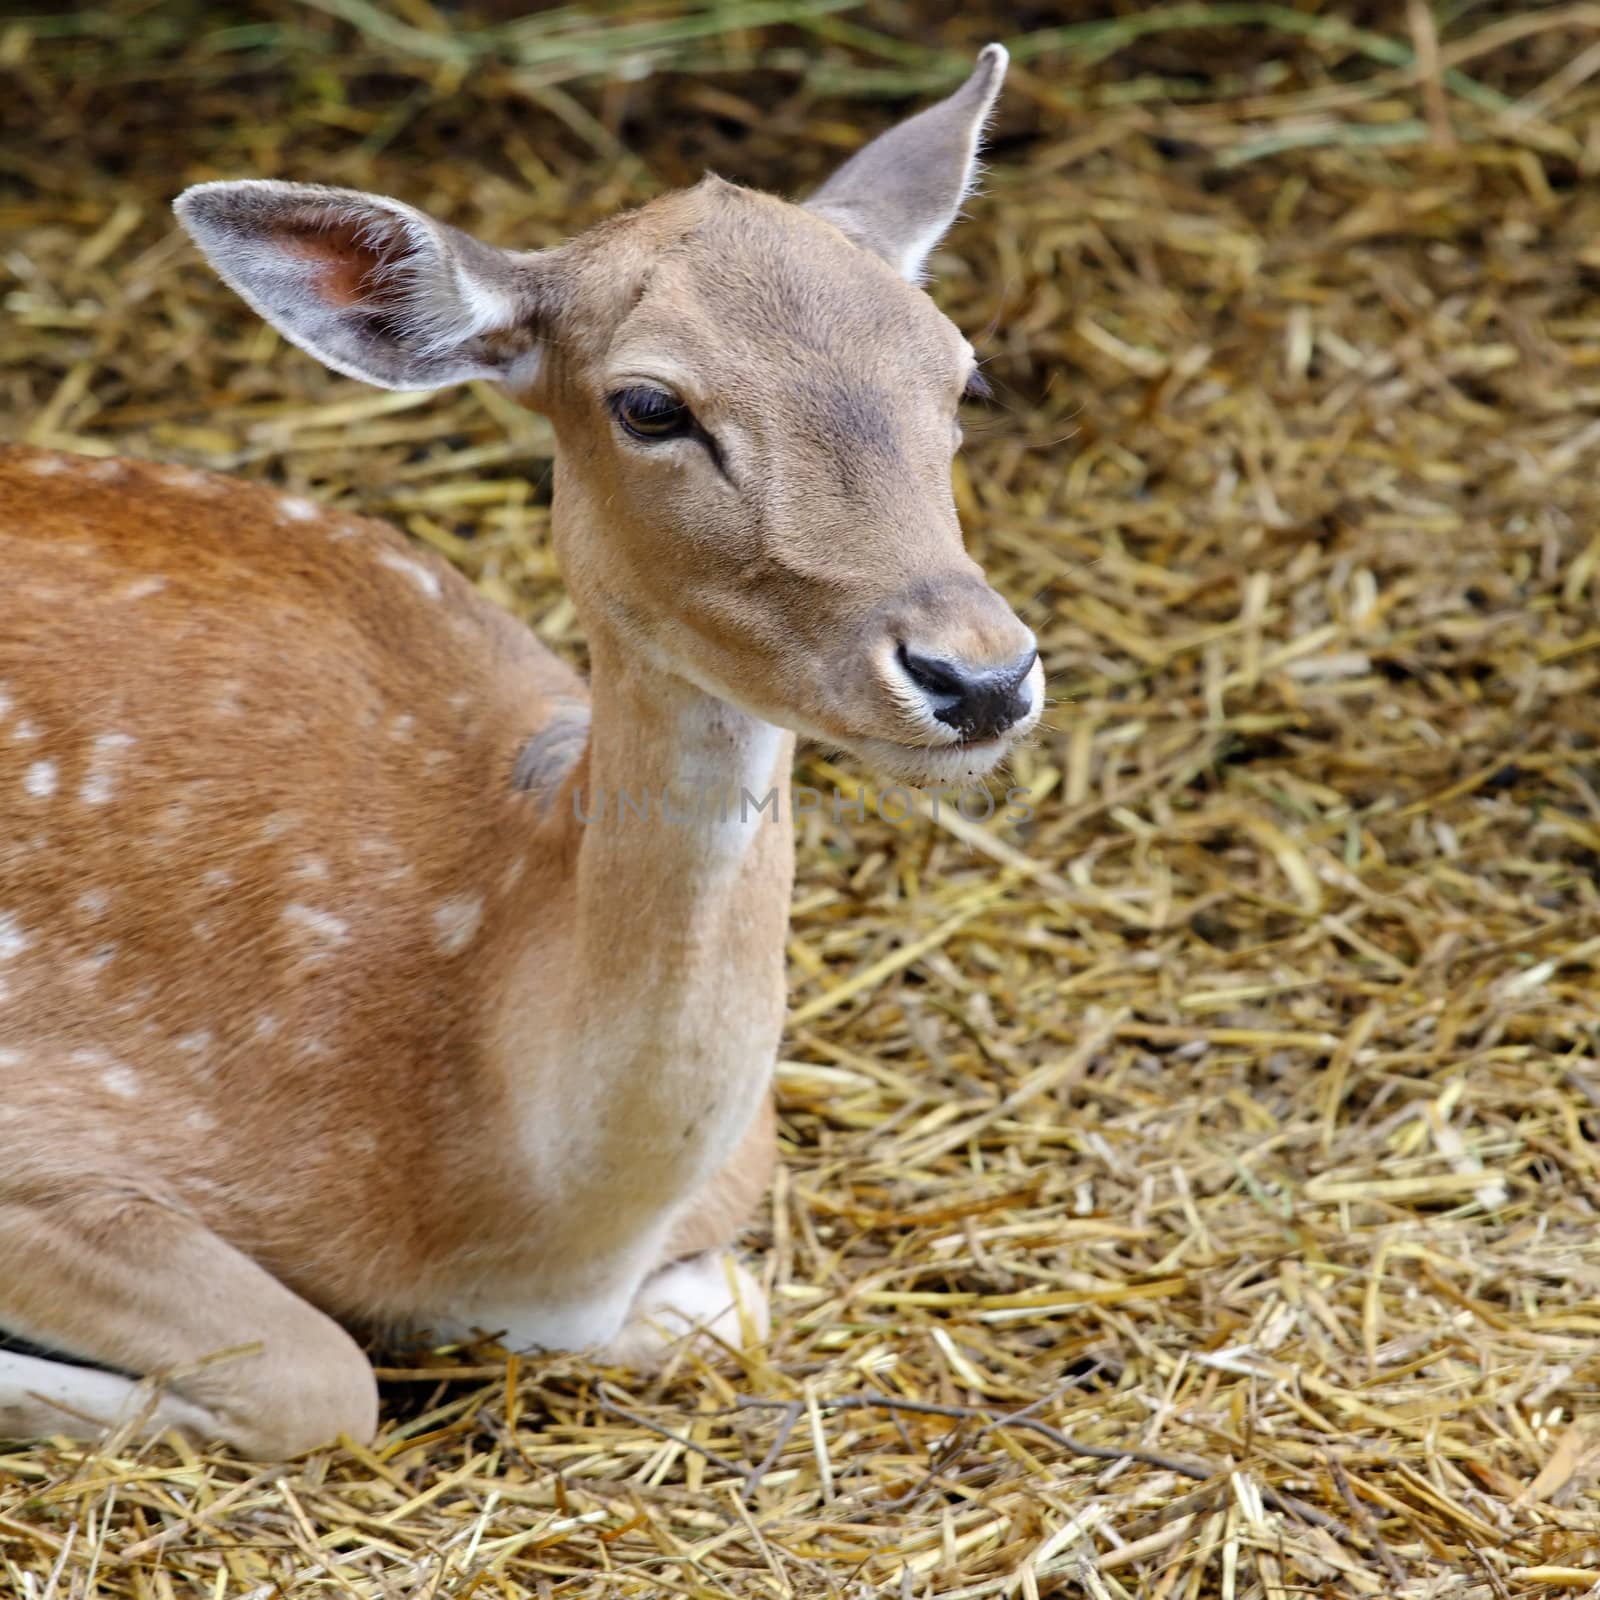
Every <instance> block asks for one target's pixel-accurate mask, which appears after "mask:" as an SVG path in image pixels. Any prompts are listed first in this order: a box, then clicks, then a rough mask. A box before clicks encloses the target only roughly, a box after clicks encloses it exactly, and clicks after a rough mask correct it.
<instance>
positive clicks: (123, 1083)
mask: <svg viewBox="0 0 1600 1600" xmlns="http://www.w3.org/2000/svg"><path fill="white" fill-rule="evenodd" d="M100 1082H101V1083H102V1084H103V1085H104V1086H105V1089H106V1092H107V1093H108V1094H114V1095H115V1096H116V1097H117V1098H118V1099H119V1100H134V1099H137V1098H138V1094H139V1080H138V1079H137V1078H136V1077H135V1076H134V1075H133V1072H132V1070H131V1069H130V1068H128V1067H125V1066H123V1065H122V1064H121V1063H120V1062H119V1063H117V1064H116V1065H115V1066H110V1067H107V1068H106V1070H105V1071H104V1072H102V1073H101V1074H100Z"/></svg>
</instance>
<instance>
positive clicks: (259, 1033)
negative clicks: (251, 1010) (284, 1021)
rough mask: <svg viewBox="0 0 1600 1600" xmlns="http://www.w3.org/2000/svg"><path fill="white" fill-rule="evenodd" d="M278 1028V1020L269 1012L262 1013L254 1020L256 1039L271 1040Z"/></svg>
mask: <svg viewBox="0 0 1600 1600" xmlns="http://www.w3.org/2000/svg"><path fill="white" fill-rule="evenodd" d="M278 1026H279V1024H278V1019H277V1018H276V1017H275V1016H273V1014H272V1013H271V1012H270V1011H263V1012H262V1013H261V1015H260V1016H259V1017H257V1018H256V1029H255V1032H256V1038H258V1039H270V1038H272V1037H273V1036H274V1035H275V1034H276V1033H277V1031H278Z"/></svg>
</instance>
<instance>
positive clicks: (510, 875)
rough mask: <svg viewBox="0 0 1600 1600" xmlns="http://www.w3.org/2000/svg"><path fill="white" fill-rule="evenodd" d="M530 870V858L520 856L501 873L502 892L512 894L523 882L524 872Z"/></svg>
mask: <svg viewBox="0 0 1600 1600" xmlns="http://www.w3.org/2000/svg"><path fill="white" fill-rule="evenodd" d="M527 870H528V858H527V857H526V856H518V857H517V859H516V860H515V861H513V862H512V863H511V865H510V866H509V867H507V868H506V870H505V871H504V872H502V873H501V874H500V892H501V893H502V894H510V892H511V891H512V890H513V889H515V888H516V886H517V885H518V884H519V883H521V882H522V874H523V873H524V872H526V871H527Z"/></svg>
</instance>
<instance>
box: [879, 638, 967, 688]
mask: <svg viewBox="0 0 1600 1600" xmlns="http://www.w3.org/2000/svg"><path fill="white" fill-rule="evenodd" d="M896 654H897V655H898V656H899V660H900V666H901V668H902V669H903V670H904V672H905V675H906V676H907V677H908V678H909V679H910V680H911V681H912V682H913V683H914V684H916V686H917V687H918V688H919V689H924V690H926V691H927V692H928V693H929V694H943V695H956V696H960V695H962V694H964V693H965V692H966V689H967V679H966V677H965V676H964V675H963V672H962V668H961V663H960V662H957V661H942V660H940V659H939V657H937V656H924V655H918V654H916V652H914V651H912V650H908V649H907V648H906V647H905V645H903V644H902V645H901V646H900V647H899V649H898V651H897V652H896Z"/></svg>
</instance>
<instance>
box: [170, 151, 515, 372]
mask: <svg viewBox="0 0 1600 1600" xmlns="http://www.w3.org/2000/svg"><path fill="white" fill-rule="evenodd" d="M173 209H174V210H175V211H176V212H177V214H178V220H179V221H180V222H181V223H182V224H183V226H184V227H185V228H186V229H187V230H188V232H189V235H190V237H191V238H193V240H194V241H195V243H196V244H197V245H199V246H200V248H201V250H202V251H204V252H205V256H206V259H207V260H208V261H210V263H211V265H212V266H213V267H215V268H216V270H217V273H218V275H219V276H220V277H221V278H222V280H223V281H224V282H225V283H226V284H227V285H228V286H229V287H230V288H231V289H233V290H234V291H235V292H236V293H237V294H239V295H240V296H241V298H243V299H244V300H246V301H247V302H248V303H249V304H250V305H251V306H253V307H254V308H255V310H257V311H258V312H260V314H261V315H262V316H263V317H265V318H266V319H267V321H268V322H270V323H271V324H272V325H273V327H275V328H276V329H277V330H278V331H279V332H280V333H282V334H283V335H284V337H285V338H287V339H292V340H293V341H294V343H295V344H297V345H299V346H300V348H301V349H302V350H306V351H309V352H310V353H311V354H312V355H314V356H315V357H316V358H317V359H318V360H319V361H322V362H325V363H326V364H327V365H328V366H330V367H332V368H333V369H334V370H335V371H336V372H343V373H345V374H347V375H348V376H349V377H352V378H362V379H364V380H365V381H366V382H368V383H375V384H377V385H379V386H380V387H381V388H384V389H434V388H438V387H440V386H441V385H443V384H447V383H459V382H462V381H463V380H465V379H468V378H488V379H491V380H495V381H499V382H506V381H516V382H517V383H518V384H519V385H522V386H526V385H527V384H528V383H529V382H530V381H531V379H532V378H533V375H534V373H533V368H534V366H535V364H536V362H537V359H538V357H537V351H538V331H537V326H536V318H537V313H538V288H539V282H540V277H541V274H540V271H539V267H538V263H539V260H540V258H539V257H538V256H536V255H525V254H519V253H517V252H514V251H510V250H499V249H496V248H495V247H494V246H492V245H487V244H484V243H483V242H482V241H481V240H478V239H474V238H473V237H472V236H471V235H470V234H466V233H462V232H461V231H460V230H459V229H456V228H452V227H448V226H447V225H446V224H444V223H442V222H438V221H436V220H435V219H434V218H432V217H430V216H428V215H427V214H426V213H425V212H422V211H418V210H416V209H415V208H413V207H411V206H407V205H402V204H401V203H400V202H399V201H398V200H389V199H386V198H385V197H384V196H382V195H375V194H363V193H362V192H361V191H359V190H356V189H326V188H322V187H320V186H317V185H314V184H299V183H274V182H268V181H263V180H246V181H242V182H237V183H201V184H196V185H195V186H194V187H193V188H192V189H186V190H185V191H184V192H183V193H182V194H181V195H179V197H178V199H177V201H176V202H175V203H174V206H173Z"/></svg>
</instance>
